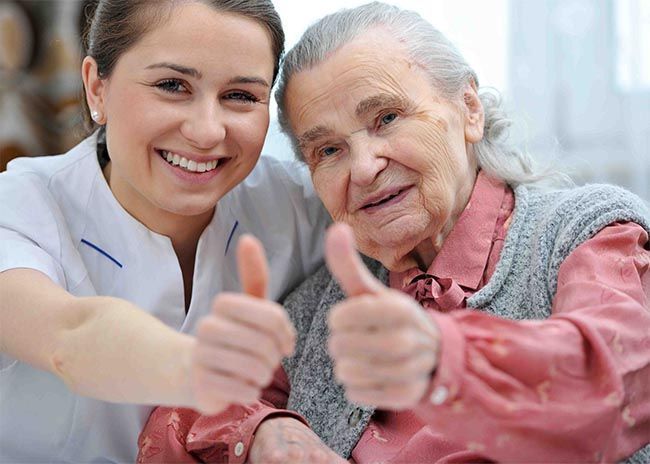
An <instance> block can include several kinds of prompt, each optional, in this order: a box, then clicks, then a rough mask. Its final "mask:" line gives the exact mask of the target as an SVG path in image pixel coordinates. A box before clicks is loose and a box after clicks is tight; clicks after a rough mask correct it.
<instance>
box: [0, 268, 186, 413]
mask: <svg viewBox="0 0 650 464" xmlns="http://www.w3.org/2000/svg"><path fill="white" fill-rule="evenodd" d="M179 310H181V309H179ZM193 343H194V341H193V339H192V338H191V337H190V336H187V335H183V334H180V333H178V332H175V331H174V330H172V329H170V328H169V327H167V326H166V325H165V324H163V323H162V322H161V321H159V320H158V319H156V318H155V317H153V316H151V315H150V314H148V313H146V312H145V311H143V310H141V309H139V308H138V307H136V306H135V305H133V304H131V303H129V302H127V301H125V300H121V299H117V298H108V297H87V298H77V297H75V296H73V295H71V294H69V293H68V292H66V291H65V290H64V289H62V288H61V287H59V286H58V285H56V284H55V283H54V282H52V281H51V280H50V279H49V278H48V277H47V276H46V275H44V274H42V273H40V272H38V271H34V270H30V269H15V270H9V271H6V272H3V273H0V350H1V351H2V352H3V353H5V354H7V355H9V356H11V357H13V358H15V359H18V360H20V361H22V362H25V363H28V364H30V365H32V366H34V367H36V368H39V369H43V370H47V371H50V372H52V373H54V374H56V375H58V376H59V377H61V378H62V379H63V380H64V381H65V382H66V384H67V385H68V386H69V387H70V388H71V389H72V390H73V391H75V392H77V393H79V394H82V395H87V396H90V397H94V398H97V399H101V400H106V401H120V402H131V403H150V404H176V405H185V406H193V404H192V398H191V394H190V390H189V385H190V384H189V382H190V375H189V368H188V366H189V360H190V355H191V354H190V353H191V350H192V345H193Z"/></svg>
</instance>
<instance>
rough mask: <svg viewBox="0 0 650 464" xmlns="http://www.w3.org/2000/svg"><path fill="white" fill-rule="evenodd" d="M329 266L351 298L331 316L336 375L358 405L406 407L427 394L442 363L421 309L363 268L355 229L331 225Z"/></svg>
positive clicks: (331, 348) (434, 331) (436, 335)
mask: <svg viewBox="0 0 650 464" xmlns="http://www.w3.org/2000/svg"><path fill="white" fill-rule="evenodd" d="M325 252H326V259H327V266H328V268H329V269H330V272H331V273H332V275H333V276H334V277H335V278H336V279H337V281H338V282H339V284H340V285H341V287H342V288H343V290H344V291H345V293H346V294H347V297H348V298H347V299H346V300H344V301H343V302H341V303H339V304H337V305H336V306H334V307H333V308H332V310H331V312H330V315H329V321H328V322H329V329H330V338H329V342H328V347H329V352H330V356H331V357H332V360H333V362H334V373H335V375H336V378H337V379H338V381H339V382H340V383H341V384H342V385H343V387H344V388H345V392H346V396H347V398H348V399H349V400H350V401H352V402H355V403H360V404H367V405H373V406H375V407H378V408H381V409H392V410H402V409H409V408H412V407H413V406H415V405H416V404H417V403H418V402H419V401H420V400H421V399H422V397H423V396H424V394H425V392H426V390H427V388H428V386H429V383H430V381H431V375H432V373H433V371H434V370H435V368H436V365H437V362H438V351H439V332H438V328H437V326H436V325H435V323H434V322H433V320H431V319H430V318H428V317H427V316H426V314H425V312H424V310H423V309H422V307H421V306H420V305H419V304H418V303H417V302H416V301H415V300H414V299H412V298H411V297H409V296H407V295H405V294H403V293H402V292H399V291H396V290H392V289H389V288H387V287H385V286H384V285H383V284H382V283H381V282H380V281H378V280H377V279H376V278H375V277H374V276H373V275H372V274H371V273H370V272H369V271H368V269H367V268H366V267H365V266H364V264H363V261H362V260H361V257H360V256H359V254H358V253H357V251H356V250H355V248H354V237H353V235H352V230H351V229H350V228H349V227H348V226H346V225H343V224H337V225H334V226H332V227H331V228H330V230H329V231H328V235H327V241H326V250H325Z"/></svg>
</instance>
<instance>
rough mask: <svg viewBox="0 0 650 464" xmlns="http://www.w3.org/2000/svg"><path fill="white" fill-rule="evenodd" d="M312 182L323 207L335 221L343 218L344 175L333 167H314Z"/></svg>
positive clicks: (345, 190) (345, 189)
mask: <svg viewBox="0 0 650 464" xmlns="http://www.w3.org/2000/svg"><path fill="white" fill-rule="evenodd" d="M311 180H312V183H313V184H314V189H315V190H316V194H317V195H318V197H319V198H320V199H321V201H322V202H323V205H324V206H325V209H326V210H327V212H328V213H330V216H332V218H333V219H334V220H335V221H343V220H344V219H345V217H344V216H345V198H346V192H347V188H346V186H345V181H344V176H342V175H340V174H338V171H337V170H335V169H329V168H316V169H314V170H312V175H311Z"/></svg>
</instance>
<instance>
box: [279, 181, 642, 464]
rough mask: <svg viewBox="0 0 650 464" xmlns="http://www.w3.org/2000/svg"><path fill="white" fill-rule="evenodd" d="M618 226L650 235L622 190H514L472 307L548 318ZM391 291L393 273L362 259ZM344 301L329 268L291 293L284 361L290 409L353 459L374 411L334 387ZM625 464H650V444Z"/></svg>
mask: <svg viewBox="0 0 650 464" xmlns="http://www.w3.org/2000/svg"><path fill="white" fill-rule="evenodd" d="M618 221H630V222H635V223H637V224H639V225H641V226H642V227H644V228H645V229H646V230H647V231H648V233H650V212H648V208H647V206H646V205H645V203H643V201H642V200H641V199H639V198H638V197H636V196H634V195H632V194H631V193H629V192H627V191H625V190H623V189H620V188H618V187H613V186H607V185H589V186H585V187H580V188H574V189H571V190H558V191H540V190H535V189H531V188H529V187H526V186H519V187H517V188H516V189H515V210H514V212H513V219H512V222H511V224H510V227H509V229H508V234H507V237H506V241H505V244H504V247H503V250H502V252H501V257H500V259H499V262H498V263H497V266H496V269H495V271H494V274H493V275H492V277H491V278H490V281H489V282H488V283H487V285H486V286H485V287H483V288H482V289H481V290H480V291H478V292H477V293H475V294H474V295H473V296H472V297H471V298H469V299H468V300H467V304H468V306H469V307H470V308H475V309H477V310H481V311H486V312H489V313H491V314H495V315H497V316H500V317H504V318H508V319H515V320H522V319H545V318H547V317H549V316H550V314H551V307H552V301H553V296H554V295H555V291H556V288H557V279H558V273H559V268H560V265H561V264H562V262H563V261H564V260H565V259H566V258H567V256H568V255H569V254H570V253H571V252H572V251H573V250H575V248H577V247H578V246H579V245H580V244H581V243H583V242H584V241H586V240H588V239H589V238H591V237H593V236H594V235H595V234H596V233H598V232H599V231H600V230H601V229H603V228H604V227H606V226H607V225H609V224H612V223H614V222H618ZM364 262H365V263H366V265H367V266H368V268H369V270H370V271H371V272H372V273H373V274H374V275H375V276H376V277H378V278H379V279H380V280H381V281H382V282H384V283H385V284H386V283H387V282H388V271H387V270H386V269H385V268H384V267H383V266H382V265H381V264H380V263H378V262H377V261H374V260H372V259H370V258H367V257H364ZM344 298H345V294H344V293H343V291H342V289H341V288H340V286H339V285H338V283H337V282H336V281H335V280H334V279H333V278H332V276H331V274H330V273H329V271H328V270H327V268H326V267H324V266H323V267H322V268H321V269H320V270H319V271H318V272H316V273H315V274H314V275H312V276H311V277H310V278H309V279H307V280H306V281H305V282H304V283H303V284H302V285H301V286H300V287H298V288H297V289H296V290H295V291H294V292H293V293H291V294H290V295H289V296H288V297H287V299H286V300H285V302H284V305H285V307H286V309H287V311H288V313H289V316H290V318H291V320H292V321H293V323H294V325H295V327H296V329H297V332H298V339H297V342H296V349H295V352H294V355H293V356H292V357H290V358H287V359H285V360H284V361H283V367H284V369H285V370H286V372H287V375H288V377H289V381H290V383H291V392H290V395H289V402H288V408H289V409H293V410H295V411H297V412H299V413H300V414H302V415H303V417H305V419H307V421H308V422H309V424H310V426H311V427H312V429H313V430H314V432H316V433H317V434H318V435H319V436H320V437H321V438H322V439H323V441H324V442H325V443H326V444H327V445H328V446H330V447H331V448H332V449H333V450H334V451H336V452H337V453H338V454H340V455H341V456H344V457H346V458H348V457H349V456H350V454H351V452H352V449H353V448H354V446H355V445H356V443H357V442H358V440H359V438H360V437H361V434H362V433H363V430H364V429H365V428H366V426H367V425H368V422H369V421H370V418H371V416H372V414H373V412H374V409H373V408H371V407H362V406H357V405H354V404H351V403H349V402H348V401H347V400H346V398H345V393H344V390H343V388H342V387H341V386H340V385H338V384H337V383H336V380H335V378H334V373H333V368H332V362H331V359H330V357H329V354H328V352H327V338H328V335H329V331H328V327H327V315H328V312H329V309H330V308H331V307H332V306H333V305H335V304H336V303H337V302H339V301H341V300H343V299H344ZM626 462H628V463H630V464H632V463H634V464H637V463H648V462H650V445H648V446H646V447H645V448H643V449H641V450H639V451H638V452H637V453H636V454H634V455H633V456H632V457H630V458H629V459H628V460H627V461H626Z"/></svg>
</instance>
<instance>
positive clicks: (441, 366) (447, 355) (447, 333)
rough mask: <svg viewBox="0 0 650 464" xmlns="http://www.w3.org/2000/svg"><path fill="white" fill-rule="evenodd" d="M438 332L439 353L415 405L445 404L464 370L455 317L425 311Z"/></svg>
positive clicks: (454, 394)
mask: <svg viewBox="0 0 650 464" xmlns="http://www.w3.org/2000/svg"><path fill="white" fill-rule="evenodd" d="M428 315H429V317H431V319H433V322H434V323H435V324H436V325H437V326H438V331H439V333H440V344H439V347H440V348H439V349H440V354H439V355H438V365H437V367H436V370H435V372H434V374H433V376H432V378H431V383H430V385H429V388H428V389H427V391H426V393H425V394H424V396H423V397H422V400H421V401H420V405H419V407H424V408H427V409H428V408H431V407H433V408H436V407H440V406H449V405H451V404H453V402H454V401H455V400H456V398H458V396H459V395H460V388H461V381H462V378H463V375H464V373H465V338H464V337H463V334H462V332H461V331H460V328H459V327H458V324H457V323H456V320H455V319H454V318H452V317H451V316H449V315H447V314H441V313H436V312H433V311H431V312H428Z"/></svg>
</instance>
